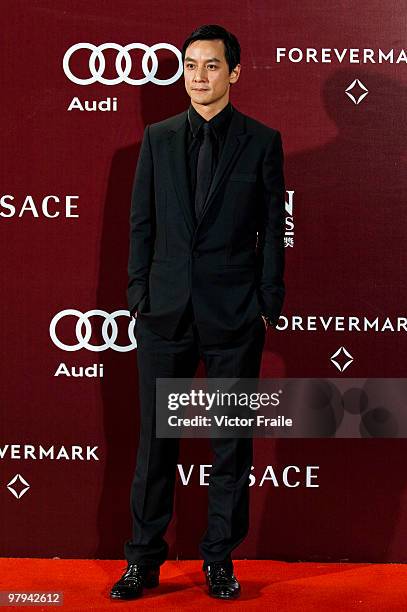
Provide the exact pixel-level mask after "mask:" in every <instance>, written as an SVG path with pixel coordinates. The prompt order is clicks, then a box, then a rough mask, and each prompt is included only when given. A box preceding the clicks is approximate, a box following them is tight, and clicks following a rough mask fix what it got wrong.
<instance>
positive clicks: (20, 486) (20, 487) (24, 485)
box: [7, 474, 30, 499]
mask: <svg viewBox="0 0 407 612" xmlns="http://www.w3.org/2000/svg"><path fill="white" fill-rule="evenodd" d="M15 484H17V488H14V487H13V485H15ZM7 488H8V490H9V491H10V492H11V493H12V494H13V495H14V497H16V498H17V499H20V498H21V497H22V496H23V495H24V493H26V492H27V491H28V489H29V488H30V485H29V484H28V482H27V481H26V480H24V478H23V477H22V476H21V475H20V474H16V475H15V476H14V478H13V479H12V480H10V482H9V483H8V485H7Z"/></svg>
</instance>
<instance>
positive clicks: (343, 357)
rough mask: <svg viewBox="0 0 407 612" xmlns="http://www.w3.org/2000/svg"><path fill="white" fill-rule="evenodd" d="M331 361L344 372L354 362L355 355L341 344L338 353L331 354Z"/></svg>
mask: <svg viewBox="0 0 407 612" xmlns="http://www.w3.org/2000/svg"><path fill="white" fill-rule="evenodd" d="M331 361H332V363H333V364H334V365H335V366H336V367H337V368H338V370H339V371H340V372H344V371H345V370H346V368H347V367H348V366H350V364H351V363H352V361H353V357H352V355H351V354H350V353H349V352H348V351H347V350H346V348H345V347H344V346H341V347H339V348H338V350H337V351H336V353H334V354H333V355H332V356H331Z"/></svg>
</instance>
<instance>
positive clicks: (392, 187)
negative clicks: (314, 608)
mask: <svg viewBox="0 0 407 612" xmlns="http://www.w3.org/2000/svg"><path fill="white" fill-rule="evenodd" d="M2 8H3V25H2V35H1V46H2V55H1V57H2V60H1V62H2V71H1V74H2V94H1V124H2V125H1V128H2V130H1V133H2V160H1V179H2V180H1V196H2V200H1V205H0V231H1V243H0V248H1V262H2V275H1V295H2V299H1V303H0V310H1V318H0V337H1V347H2V349H1V364H0V366H1V374H2V385H1V392H2V401H1V410H2V420H1V432H0V434H1V440H0V460H1V472H0V484H1V486H0V501H1V508H2V510H1V512H2V517H1V521H0V530H1V552H2V554H3V555H11V556H24V557H28V556H59V557H110V558H115V557H117V558H119V557H122V556H123V542H124V540H125V539H127V538H128V537H129V536H130V531H131V523H130V512H129V488H130V483H131V478H132V475H133V469H134V463H135V456H136V448H137V441H138V380H137V370H136V359H137V350H129V351H120V350H118V348H117V346H120V345H122V346H126V345H128V344H129V334H128V330H127V323H128V318H126V317H125V316H117V317H116V318H115V320H116V322H117V325H118V337H117V339H116V341H114V339H113V340H112V341H111V346H108V347H107V348H106V349H105V350H92V349H91V348H90V347H86V346H84V347H82V348H80V346H79V347H77V349H75V350H68V349H67V347H71V348H72V347H74V345H75V344H78V342H79V341H78V339H77V336H78V333H79V336H80V331H81V330H79V332H78V329H77V328H75V325H76V322H77V320H78V318H77V317H75V316H72V315H69V312H65V311H69V309H76V310H78V311H80V312H81V313H88V312H89V311H92V310H93V309H99V310H101V311H102V313H101V315H95V316H91V315H90V314H88V315H86V316H85V317H84V318H85V319H86V320H88V321H89V324H88V325H89V328H90V334H91V338H90V339H89V343H91V344H93V345H94V346H99V347H100V346H101V345H103V329H102V325H103V321H104V320H107V319H106V317H108V314H109V313H114V312H115V311H116V310H121V309H126V297H125V291H126V282H127V270H126V265H127V256H128V216H129V201H130V190H131V183H132V179H133V173H134V169H135V164H136V160H137V155H138V151H139V146H140V139H141V137H142V133H143V127H144V125H145V124H146V123H152V122H155V121H159V120H160V119H162V118H164V117H167V116H169V115H171V114H175V113H177V112H180V111H182V110H184V109H185V108H186V106H187V104H188V98H187V96H186V94H185V92H184V88H183V81H182V77H181V79H179V80H178V81H177V82H175V83H174V84H172V85H168V86H160V85H157V84H155V83H152V82H148V83H146V84H144V85H129V84H127V83H125V82H121V83H118V84H116V85H112V86H109V85H105V84H103V83H100V82H95V83H93V84H89V85H78V84H76V83H75V82H73V81H72V80H70V79H69V78H68V76H67V75H66V74H65V72H64V70H63V67H62V62H63V58H64V56H65V54H66V52H67V50H68V49H69V48H70V47H72V45H75V44H77V43H85V42H86V43H91V44H95V45H100V44H102V43H106V42H110V43H115V44H119V45H126V44H129V43H133V42H138V43H144V44H146V45H149V46H151V45H154V44H156V43H162V42H166V43H171V44H172V45H174V46H176V47H177V48H178V49H179V48H180V47H181V45H182V42H183V40H184V38H185V37H186V36H187V35H188V34H189V33H190V32H191V31H192V30H193V29H194V28H195V27H196V26H197V25H199V24H202V23H208V22H209V23H211V22H212V23H220V24H223V25H224V26H225V27H227V28H228V29H230V30H231V31H233V32H234V33H235V34H236V35H237V36H238V38H239V39H240V42H241V45H242V50H243V53H242V73H241V79H240V81H239V83H238V85H237V86H236V87H234V88H233V92H232V102H233V104H234V105H235V106H236V107H237V108H238V109H240V110H241V111H243V112H245V113H247V114H249V115H251V116H253V117H255V118H257V119H258V120H260V121H263V122H265V123H266V124H268V125H270V126H272V127H275V128H277V129H279V130H280V131H281V133H282V136H283V143H284V149H285V154H286V159H285V174H286V186H287V204H288V208H287V217H292V222H293V223H294V228H293V231H294V234H293V235H291V234H287V238H289V240H288V242H287V247H286V254H287V273H286V281H287V299H286V304H285V309H284V317H283V318H282V319H281V326H280V327H281V329H280V330H279V331H277V330H276V331H270V332H269V334H268V338H267V344H266V349H265V352H264V359H263V365H262V376H263V377H273V376H284V377H285V376H287V377H296V376H298V377H329V376H348V375H349V376H352V377H361V378H362V377H404V376H405V358H406V350H405V349H406V331H405V329H403V325H400V329H399V330H397V329H395V330H394V331H392V330H391V329H390V328H389V327H388V326H387V327H386V326H385V329H382V327H383V325H384V323H385V321H386V320H387V319H389V321H390V323H391V325H392V326H393V327H397V322H399V324H400V322H401V323H402V322H403V317H405V316H406V282H405V269H406V267H407V252H406V249H405V241H406V231H407V218H406V202H405V194H406V173H405V161H406V156H405V150H403V146H404V143H405V142H406V117H405V109H406V89H405V85H406V61H405V55H404V56H403V53H402V51H403V48H404V46H405V31H406V28H405V25H406V16H405V3H404V2H402V1H391V2H386V3H383V2H379V1H378V0H361V1H359V2H351V1H346V0H345V1H342V2H318V1H316V0H315V1H308V2H304V3H299V2H294V1H292V0H288V1H287V2H284V3H281V2H266V1H263V0H262V1H257V2H256V1H243V2H239V3H236V2H230V1H224V2H222V3H219V2H213V1H211V0H209V1H208V2H205V3H201V2H192V4H191V3H187V4H185V3H184V2H180V1H178V0H175V1H174V0H173V1H172V2H164V1H156V2H152V3H151V2H141V1H136V2H134V1H133V2H130V0H119V1H115V2H105V1H95V0H89V1H88V2H78V1H76V2H75V1H67V0H57V1H51V0H48V1H45V0H43V1H41V0H32V1H30V2H28V1H25V2H21V1H13V2H3V3H2ZM278 48H284V49H286V53H285V56H283V57H282V58H281V61H277V60H278V56H277V49H278ZM307 48H308V49H310V48H311V49H316V58H317V59H318V60H319V61H317V62H315V61H313V60H312V59H310V61H306V50H307ZM290 49H298V50H301V53H302V54H303V58H302V60H301V61H291V60H298V59H299V58H301V53H300V51H298V50H297V51H294V52H292V55H291V60H290V56H289V51H290ZM322 49H330V50H331V51H330V53H328V52H324V53H325V54H326V55H325V57H330V59H331V61H322V58H323V55H322V54H323V52H322ZM335 49H336V50H337V52H335ZM350 49H356V50H357V51H353V52H350ZM366 49H372V50H373V56H372V57H373V59H374V60H375V61H374V63H373V62H371V61H370V60H369V59H367V60H366V61H364V53H365V51H364V50H366ZM344 50H345V52H344ZM380 50H381V51H382V52H383V53H384V54H389V53H390V52H392V53H393V55H392V56H391V55H387V59H385V60H384V61H381V62H380V61H379V55H380ZM341 54H343V58H342V61H340V60H339V59H338V55H339V57H342V55H341ZM131 55H132V58H133V62H132V63H133V72H132V74H133V75H134V76H136V77H138V78H140V77H142V76H143V74H142V69H141V66H142V64H141V60H142V52H141V51H133V52H132V54H131ZM89 56H90V52H89V51H86V49H85V50H79V51H77V52H75V54H74V55H73V56H72V58H71V61H70V67H71V69H72V72H73V73H74V74H76V75H77V76H78V77H79V78H86V77H89V76H90V73H89ZM105 57H106V72H105V76H107V77H110V78H114V75H115V74H116V76H117V73H115V67H114V62H115V57H116V53H115V52H114V51H113V50H110V51H109V50H107V51H106V52H105ZM157 57H158V62H159V68H158V72H157V77H159V78H169V77H170V76H171V75H173V74H174V73H175V72H176V69H177V59H176V57H175V55H174V54H173V53H172V52H171V51H165V50H164V51H163V50H159V51H157ZM391 57H392V58H393V61H391ZM355 58H356V59H358V60H359V61H355ZM400 58H401V59H400ZM355 79H357V80H358V81H357V82H356V83H355V84H354V86H353V88H351V91H350V93H351V94H352V95H353V98H354V99H353V100H352V99H351V97H350V96H348V95H347V94H346V91H345V90H346V89H347V88H349V87H350V86H351V85H352V83H354V81H355ZM362 86H363V87H362ZM363 88H366V90H367V91H368V93H367V95H366V96H365V97H364V98H363V99H362V100H361V101H359V103H356V102H358V100H359V96H360V95H361V94H362V93H363V92H364V89H363ZM107 97H110V98H116V99H117V110H116V111H114V110H112V111H100V110H98V111H94V112H88V111H80V110H71V111H68V110H67V109H68V107H69V105H70V104H71V102H72V101H73V100H74V98H78V99H79V101H80V102H81V104H84V103H85V100H88V101H89V102H90V101H92V100H96V101H101V100H104V99H106V98H107ZM48 195H54V196H58V198H59V199H60V201H61V203H59V204H55V205H52V204H51V205H50V206H49V207H48V210H49V212H50V213H51V214H54V212H55V211H59V213H60V214H59V216H56V217H47V216H46V215H44V213H43V211H42V210H41V203H42V200H43V198H44V197H46V196H48ZM4 196H12V197H13V199H12V198H10V197H4ZM27 196H32V200H27V199H26V198H27ZM66 196H77V198H74V199H72V200H71V201H72V203H74V204H75V205H76V208H72V209H71V213H73V214H75V215H76V216H67V214H66V208H65V198H66ZM24 203H25V205H24ZM10 204H12V205H13V206H14V209H13V208H12V207H11V206H10ZM34 206H35V209H36V211H37V213H38V214H37V215H35V214H34V213H33V210H34ZM291 206H292V210H291ZM287 224H288V225H287V230H288V231H291V219H287ZM289 226H290V227H289ZM104 313H106V314H104ZM56 316H57V317H58V316H60V317H61V318H60V320H59V321H56V319H55V317H56ZM295 317H297V318H295ZM298 317H300V319H298ZM308 317H316V318H315V319H309V318H308ZM320 317H323V321H321V319H320ZM330 317H332V318H331V319H330ZM350 317H359V320H360V321H361V325H362V327H363V324H362V322H363V321H364V319H368V320H370V321H374V320H375V319H376V318H377V321H378V323H377V328H373V329H367V330H365V331H364V330H363V329H361V331H357V330H355V329H353V330H351V331H349V330H348V324H349V318H350ZM295 321H297V322H298V321H301V323H302V328H303V329H299V328H298V327H297V328H295V329H293V322H295ZM327 321H329V324H328V326H327V329H325V328H324V324H323V322H325V323H326V322H327ZM53 324H55V334H56V335H55V334H54V335H53V334H52V333H50V326H51V329H52V326H53ZM313 326H315V329H313ZM342 326H343V329H342ZM109 329H110V332H111V331H112V328H111V327H110V328H109ZM105 332H106V329H105ZM82 334H85V326H84V325H83V326H82ZM110 335H111V334H110ZM56 336H57V338H58V341H55V338H56ZM61 342H62V343H65V345H66V346H65V348H63V346H64V345H63V344H62V345H61V344H60V343H61ZM79 345H80V343H79ZM341 346H343V347H345V348H346V350H347V351H348V352H349V353H350V354H351V355H352V357H353V361H352V363H351V365H350V366H349V367H348V368H347V369H346V370H345V371H344V372H342V373H339V372H338V370H337V369H336V368H335V366H334V365H333V363H332V361H331V359H330V357H331V356H332V354H333V353H335V351H337V349H339V348H340V347H341ZM61 364H64V365H63V366H62V370H63V369H64V368H66V370H67V371H70V372H72V370H71V368H73V367H76V368H79V367H80V366H83V367H87V366H92V365H93V364H96V365H97V367H96V368H95V369H96V370H97V372H98V373H99V376H96V377H89V376H81V377H78V376H66V375H59V376H55V374H56V372H57V370H58V368H60V369H61ZM101 364H103V376H100V371H101V368H100V366H101ZM76 372H77V373H78V372H79V370H76ZM199 374H201V375H203V371H202V370H201V371H200V372H199ZM355 418H356V417H355ZM30 445H31V446H32V447H33V448H32V449H31V448H30ZM73 446H77V447H81V449H80V450H82V451H83V460H81V459H76V460H72V459H67V458H64V457H65V455H64V449H65V452H66V453H67V454H68V456H70V457H72V447H73ZM40 447H43V448H44V449H49V448H53V449H54V458H51V456H50V455H48V456H46V457H44V458H40V452H41V448H40ZM61 447H64V449H63V450H62V456H61ZM87 447H89V448H91V449H92V448H93V447H97V448H96V449H95V450H94V452H93V453H92V452H91V453H90V456H89V457H88V458H87V457H86V448H87ZM30 450H32V453H31V455H30ZM24 453H28V456H27V457H25V455H24ZM58 453H59V455H58ZM405 453H406V442H405V440H383V439H381V440H377V439H364V440H341V439H331V440H299V439H298V440H296V439H293V440H275V441H272V440H261V441H260V440H257V441H256V445H255V464H254V469H253V474H254V478H253V481H254V484H253V487H252V512H251V517H252V519H251V530H250V534H249V537H248V538H247V540H246V541H245V542H244V544H243V545H241V547H240V548H239V549H238V550H237V551H236V556H238V557H249V558H284V559H293V560H294V559H302V560H305V559H321V560H337V559H350V560H360V561H368V560H370V561H404V560H406V559H407V541H406V538H407V485H406V480H407V477H406V475H405V467H404V466H405ZM210 462H211V454H210V451H209V446H208V443H207V441H205V440H201V441H198V442H196V443H194V444H191V441H188V440H186V441H183V443H182V450H181V456H180V474H188V473H189V471H190V467H191V465H193V466H194V468H193V469H192V471H191V473H190V480H189V482H188V485H184V484H183V482H182V479H181V478H179V481H178V484H177V494H176V503H175V517H174V521H173V522H172V524H171V528H170V531H169V534H168V538H169V542H170V545H171V556H172V557H175V556H178V557H180V558H194V557H197V555H198V550H197V543H198V539H199V536H200V535H201V533H202V532H203V530H204V528H205V520H206V516H205V514H206V495H207V487H206V486H205V485H202V484H200V480H199V469H200V468H199V466H200V465H204V464H210ZM289 465H294V466H298V468H299V469H300V473H299V481H300V484H299V486H297V487H288V486H287V483H286V484H284V482H283V479H282V474H283V471H284V468H285V467H286V466H289ZM267 466H272V468H273V470H274V474H275V477H276V479H277V480H275V481H273V480H270V479H268V480H265V481H264V482H263V483H262V486H260V483H261V478H262V475H263V474H264V473H265V472H267V470H268V472H267V473H268V474H269V475H270V473H271V472H270V468H267ZM307 466H319V467H318V468H315V473H316V474H317V479H316V480H315V481H313V482H314V484H315V483H316V484H318V485H319V486H318V487H307V486H306V484H307V483H306V479H305V473H306V469H307ZM204 469H206V468H204ZM292 475H293V472H292V471H291V477H292ZM15 477H17V478H15ZM22 479H23V480H22ZM24 482H25V483H27V484H24ZM277 483H278V485H279V486H276V484H277ZM27 486H29V488H28V489H27V490H26V491H25V492H23V490H24V488H26V487H27ZM11 489H14V491H15V492H14V493H13V491H12V490H11Z"/></svg>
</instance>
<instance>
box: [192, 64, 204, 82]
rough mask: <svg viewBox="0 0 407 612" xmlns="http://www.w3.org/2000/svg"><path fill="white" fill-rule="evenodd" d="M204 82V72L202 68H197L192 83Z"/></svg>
mask: <svg viewBox="0 0 407 612" xmlns="http://www.w3.org/2000/svg"><path fill="white" fill-rule="evenodd" d="M205 80H206V70H205V68H204V67H202V68H197V69H196V72H195V76H194V81H205Z"/></svg>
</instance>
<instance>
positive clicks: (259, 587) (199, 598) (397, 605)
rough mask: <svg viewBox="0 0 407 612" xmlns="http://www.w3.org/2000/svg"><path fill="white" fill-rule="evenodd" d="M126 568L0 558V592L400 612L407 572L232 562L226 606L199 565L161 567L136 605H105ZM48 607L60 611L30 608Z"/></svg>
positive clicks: (84, 601) (78, 604)
mask: <svg viewBox="0 0 407 612" xmlns="http://www.w3.org/2000/svg"><path fill="white" fill-rule="evenodd" d="M125 567H126V562H125V561H98V560H97V561H88V560H78V559H73V560H70V559H0V590H1V591H9V590H10V591H13V592H16V591H17V592H18V591H20V592H21V591H51V592H53V591H62V592H63V594H64V606H63V609H65V610H81V611H85V610H135V609H140V610H143V609H145V610H147V609H150V610H157V609H167V610H174V611H175V610H176V611H178V610H197V611H198V610H204V609H207V610H214V609H216V610H217V609H221V608H223V609H228V610H253V609H256V608H263V610H265V611H268V610H278V611H279V612H284V611H290V612H294V611H295V612H303V611H308V610H309V611H311V610H312V611H313V612H316V611H319V610H326V611H328V610H329V611H332V610H369V611H370V612H372V611H374V610H386V611H389V612H390V611H392V610H404V611H405V610H407V565H399V564H386V565H379V564H367V563H364V564H361V563H358V564H356V563H284V562H280V561H234V567H235V574H236V576H237V577H238V578H239V580H240V583H241V585H242V595H241V597H240V598H239V599H238V600H236V601H233V602H229V601H217V600H215V599H212V598H210V597H208V596H207V595H206V591H205V583H204V574H203V572H202V570H201V561H167V563H165V564H164V565H163V566H162V568H161V584H160V586H159V587H158V588H156V589H150V590H147V589H146V590H145V594H144V596H143V597H142V599H137V600H132V601H131V602H122V601H111V600H110V599H109V589H110V586H111V584H113V582H115V581H116V580H118V578H119V577H120V576H121V574H122V570H124V568H125ZM54 607H55V608H56V609H62V608H61V606H59V607H56V606H35V607H34V608H31V609H36V610H48V611H49V610H50V609H51V608H54ZM2 609H3V608H2ZM4 609H7V608H4ZM23 609H26V610H27V609H28V608H27V607H24V608H23Z"/></svg>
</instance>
